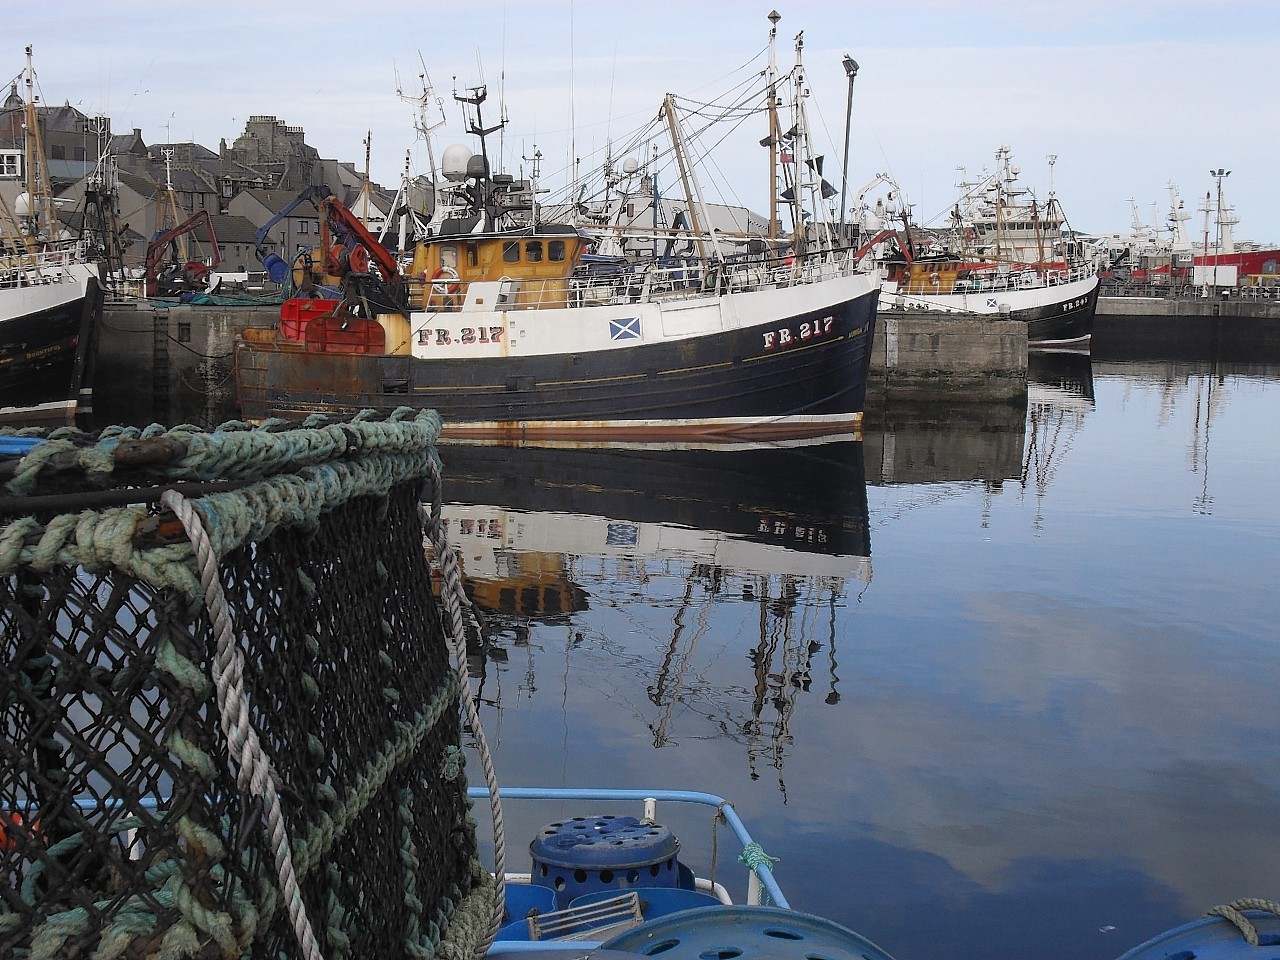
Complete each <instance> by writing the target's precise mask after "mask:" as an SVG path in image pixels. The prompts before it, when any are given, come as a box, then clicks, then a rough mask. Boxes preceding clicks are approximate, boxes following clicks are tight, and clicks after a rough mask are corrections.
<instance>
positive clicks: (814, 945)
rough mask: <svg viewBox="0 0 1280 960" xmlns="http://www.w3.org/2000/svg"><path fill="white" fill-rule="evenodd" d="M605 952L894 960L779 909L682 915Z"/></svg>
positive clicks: (837, 929) (697, 958) (689, 958)
mask: <svg viewBox="0 0 1280 960" xmlns="http://www.w3.org/2000/svg"><path fill="white" fill-rule="evenodd" d="M602 949H605V950H621V951H625V952H627V953H638V954H640V955H641V956H646V957H653V956H657V955H659V954H661V955H662V960H705V958H707V957H717V958H738V957H740V958H742V960H893V958H892V957H890V956H889V954H887V953H885V952H884V951H883V950H881V949H880V948H879V947H877V946H876V945H875V944H874V943H872V942H871V941H870V940H868V939H866V938H865V937H863V936H861V935H860V934H857V933H854V932H853V931H852V930H848V929H846V928H844V927H842V926H840V925H839V924H835V923H832V922H830V921H829V920H823V919H822V918H821V917H814V916H811V915H809V914H807V913H798V912H796V911H794V910H782V909H780V908H778V907H742V906H736V907H708V908H705V909H701V910H682V911H680V912H679V913H672V914H668V915H667V916H665V917H659V918H658V919H656V920H650V921H649V922H647V923H642V924H641V925H640V926H638V927H633V928H632V929H630V930H628V931H626V932H625V933H621V934H619V935H618V936H616V937H614V938H613V939H612V940H609V941H608V942H607V943H604V944H602Z"/></svg>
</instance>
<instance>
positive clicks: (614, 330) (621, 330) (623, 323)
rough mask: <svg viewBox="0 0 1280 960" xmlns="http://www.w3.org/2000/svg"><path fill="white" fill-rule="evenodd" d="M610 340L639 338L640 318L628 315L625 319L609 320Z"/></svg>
mask: <svg viewBox="0 0 1280 960" xmlns="http://www.w3.org/2000/svg"><path fill="white" fill-rule="evenodd" d="M609 339H610V340H639V339H640V318H639V317H627V318H625V319H623V320H610V321H609Z"/></svg>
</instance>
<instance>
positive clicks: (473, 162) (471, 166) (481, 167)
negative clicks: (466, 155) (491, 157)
mask: <svg viewBox="0 0 1280 960" xmlns="http://www.w3.org/2000/svg"><path fill="white" fill-rule="evenodd" d="M488 176H489V163H488V161H487V160H485V158H484V157H482V156H480V154H478V153H473V154H472V155H471V159H470V160H468V161H467V179H468V180H484V179H486V178H487V177H488Z"/></svg>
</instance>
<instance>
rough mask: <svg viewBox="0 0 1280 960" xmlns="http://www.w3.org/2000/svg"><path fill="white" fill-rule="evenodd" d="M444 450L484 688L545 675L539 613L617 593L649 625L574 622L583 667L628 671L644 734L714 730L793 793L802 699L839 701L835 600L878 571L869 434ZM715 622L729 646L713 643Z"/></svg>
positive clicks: (560, 616) (530, 687)
mask: <svg viewBox="0 0 1280 960" xmlns="http://www.w3.org/2000/svg"><path fill="white" fill-rule="evenodd" d="M441 454H442V459H443V460H444V464H445V477H446V487H445V495H446V500H447V501H450V502H448V503H447V504H446V505H445V507H444V511H443V513H444V519H445V521H446V524H447V527H446V531H447V534H448V536H449V539H450V542H451V543H452V544H453V545H454V546H455V547H456V548H457V550H458V553H459V556H460V559H461V564H462V568H463V576H464V582H465V586H466V589H467V591H468V594H469V595H470V596H471V598H472V601H473V603H474V605H475V606H476V607H477V608H478V609H479V610H480V611H481V613H482V615H483V619H484V620H485V623H486V625H487V635H486V636H485V637H484V638H483V639H482V640H479V641H478V642H476V643H475V644H474V645H473V650H472V653H473V659H472V667H473V670H474V671H475V672H476V674H477V676H478V677H479V687H478V691H477V695H478V696H480V697H481V699H482V700H484V701H485V702H486V703H488V704H490V705H491V706H495V707H501V706H502V698H503V692H504V689H505V690H507V692H508V695H509V696H510V695H514V696H516V697H526V696H528V697H532V695H533V694H534V693H536V692H537V689H538V685H539V682H540V681H539V678H538V672H537V666H536V664H537V660H538V659H539V658H540V657H542V656H545V655H547V651H546V647H545V642H543V643H540V639H539V638H540V637H545V636H546V635H547V631H546V630H542V631H539V630H538V629H537V628H538V627H548V626H555V625H557V624H570V625H571V624H574V623H575V619H574V617H575V615H576V614H580V613H582V612H584V611H587V610H588V609H592V608H597V609H616V610H617V611H619V612H624V613H625V615H626V616H628V617H635V618H637V619H639V618H643V619H644V621H645V622H644V624H643V629H642V632H643V633H644V634H646V637H645V640H644V642H634V641H633V640H631V639H628V638H625V637H624V636H620V635H619V634H615V633H610V634H607V635H601V636H595V637H585V638H584V637H583V636H582V635H581V633H578V632H577V628H576V627H573V628H572V637H571V639H570V640H569V646H570V647H571V649H572V653H573V657H574V662H575V669H579V670H582V671H584V672H587V673H590V672H593V671H595V669H596V668H597V667H599V668H600V669H601V670H604V671H607V670H609V669H616V670H623V671H626V672H627V673H628V674H629V675H631V676H634V677H636V678H637V682H639V683H641V684H642V687H643V698H644V703H643V704H639V703H637V702H636V701H635V700H633V702H632V706H633V707H634V708H635V709H636V712H637V713H639V714H640V715H641V717H642V718H643V721H644V723H645V726H646V728H647V730H648V734H649V737H650V740H651V743H652V746H653V747H654V748H655V749H661V748H664V747H667V746H669V745H671V744H673V743H674V742H675V741H676V740H677V739H678V738H679V737H680V736H681V735H682V734H683V735H693V736H706V735H708V732H707V731H708V730H710V731H713V733H712V734H710V735H715V736H720V737H726V738H729V739H732V740H735V741H737V742H739V743H741V744H742V745H743V747H744V748H745V751H746V756H747V763H748V766H749V768H750V770H751V776H752V778H753V779H754V778H755V777H757V776H758V775H759V773H758V770H759V768H760V767H762V766H768V767H771V768H773V769H774V770H775V771H777V772H778V781H779V787H780V789H781V790H783V792H784V794H785V789H786V787H785V781H784V780H783V778H782V776H781V770H782V767H783V763H784V759H785V756H786V752H787V749H788V747H789V745H790V744H791V742H792V735H791V731H790V724H791V719H792V716H793V714H794V712H795V709H796V704H797V701H798V699H799V698H801V697H804V696H806V695H810V694H812V695H815V696H818V697H820V698H821V699H822V701H823V702H824V703H825V704H829V705H834V704H836V703H838V702H839V700H840V690H839V679H840V678H839V674H838V672H837V671H838V646H839V644H838V638H837V628H836V624H837V621H838V619H839V618H838V617H837V615H836V610H837V608H842V607H844V606H846V605H847V604H848V602H849V600H850V595H851V594H852V595H853V597H854V600H855V602H856V598H857V597H858V596H860V594H861V592H862V591H863V590H864V589H865V588H866V585H867V584H868V583H869V582H870V580H871V541H870V534H869V531H868V523H867V494H866V478H865V469H864V463H863V456H862V445H861V444H860V443H858V442H854V441H843V442H829V443H817V444H813V443H810V444H793V445H731V446H721V447H715V448H676V447H671V446H667V447H654V446H648V447H646V446H626V447H580V446H565V447H559V448H551V447H531V446H525V447H497V446H486V445H448V446H446V447H443V448H442V450H441ZM637 610H641V611H645V612H641V613H636V612H635V611H637ZM633 631H634V623H633V624H632V631H628V632H633ZM726 637H732V641H733V642H732V645H731V647H729V648H726V647H725V646H724V643H725V638H726ZM709 638H710V639H709ZM709 642H710V643H713V644H714V645H715V647H716V648H717V650H718V651H720V652H719V653H717V654H716V656H715V658H714V659H715V660H717V661H718V660H719V658H720V653H723V654H727V655H728V656H729V657H730V658H732V662H734V663H736V666H733V667H732V668H730V669H727V670H726V669H724V663H723V662H713V663H708V662H707V657H706V653H707V651H706V650H705V649H704V648H705V647H706V646H707V644H708V643H709ZM513 659H515V660H516V661H517V663H518V666H517V667H514V668H513V667H512V665H511V664H512V660H513ZM604 661H607V662H608V664H612V665H613V666H612V668H610V667H609V666H607V665H603V664H604ZM513 683H514V691H512V690H511V687H512V684H513ZM627 695H628V696H632V697H634V696H635V694H634V692H628V694H627ZM690 712H693V713H696V714H697V715H698V716H697V718H696V720H693V721H692V723H691V722H690V719H691V718H690V717H689V716H688V715H689V714H690ZM695 727H696V729H695Z"/></svg>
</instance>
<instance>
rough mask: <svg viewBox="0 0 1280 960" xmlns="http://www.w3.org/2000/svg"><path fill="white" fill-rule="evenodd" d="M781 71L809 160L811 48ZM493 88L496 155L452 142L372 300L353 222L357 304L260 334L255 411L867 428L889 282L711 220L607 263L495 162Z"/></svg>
mask: <svg viewBox="0 0 1280 960" xmlns="http://www.w3.org/2000/svg"><path fill="white" fill-rule="evenodd" d="M775 34H776V28H775V30H774V31H773V32H771V35H770V49H771V51H772V44H773V40H774V35H775ZM770 62H771V64H772V62H773V56H772V53H771V57H770ZM772 71H773V68H772V66H771V68H770V76H769V83H768V85H767V86H768V90H769V96H768V98H767V104H766V107H767V111H768V113H769V116H770V118H771V119H770V129H771V130H772V131H780V130H781V129H782V126H783V125H782V123H781V121H780V120H779V119H778V116H777V111H778V102H779V99H780V98H781V96H782V94H783V92H784V90H785V91H786V92H787V93H788V94H789V102H790V111H791V113H790V117H789V118H788V119H789V120H790V121H791V124H790V129H791V131H792V132H791V133H789V134H787V149H788V151H789V153H788V156H789V158H794V159H796V160H799V159H802V158H804V157H806V156H807V157H810V158H811V157H812V147H811V146H810V141H809V127H808V119H807V115H806V113H805V100H806V98H807V96H808V84H807V81H806V79H805V78H806V74H805V70H804V67H803V64H802V63H801V60H800V45H799V44H797V49H796V62H795V65H794V66H793V67H792V68H791V70H790V71H788V72H787V73H786V74H785V76H784V77H782V78H776V77H774V76H773V73H772ZM485 96H486V91H485V89H484V88H483V87H478V88H474V89H472V90H470V91H468V93H467V95H466V96H464V97H459V99H462V100H464V102H466V103H467V104H469V105H470V106H471V107H473V108H474V110H475V118H476V119H475V122H474V123H473V124H472V128H471V129H472V132H473V133H475V134H477V136H478V137H479V152H478V153H476V154H472V153H471V151H470V150H468V149H467V148H465V147H463V146H461V145H454V146H453V147H450V148H449V149H448V150H446V151H444V154H443V156H442V164H441V166H442V173H443V176H444V178H445V181H446V183H445V185H444V186H443V187H441V190H440V196H439V197H438V198H437V215H436V217H435V219H434V221H433V223H432V225H431V228H430V229H431V232H430V234H429V235H427V236H425V237H423V238H420V239H419V240H418V242H417V243H416V245H415V247H414V251H413V257H412V265H411V266H410V267H408V268H407V269H405V270H404V273H403V276H400V275H398V274H397V275H393V276H386V275H385V274H384V275H383V276H381V277H379V278H376V279H377V280H378V281H379V283H378V286H379V295H378V296H373V295H367V291H368V290H369V284H368V283H367V279H368V277H369V274H368V272H367V271H368V269H369V267H368V262H369V260H370V258H369V256H368V252H369V251H370V250H371V249H372V247H371V246H370V244H371V243H376V241H372V239H371V238H368V237H364V236H361V235H360V231H358V230H353V229H351V228H350V225H349V224H346V225H344V224H335V225H334V231H333V235H334V237H336V238H337V242H336V243H335V244H334V245H332V246H331V247H330V249H329V250H326V251H323V252H322V253H318V254H317V256H318V257H320V258H324V259H325V260H326V262H327V263H328V264H329V265H330V268H326V269H327V272H328V273H329V274H331V275H333V276H335V277H336V278H337V279H338V280H339V282H340V283H342V284H343V285H344V297H343V299H342V300H341V301H339V302H338V303H337V304H336V305H334V304H329V305H324V306H322V308H321V309H320V310H312V311H310V313H309V315H308V317H307V319H306V323H305V326H303V327H302V328H301V329H299V327H298V326H297V325H296V324H295V325H294V326H293V332H294V333H295V334H296V335H297V339H289V338H288V337H286V336H281V335H280V334H279V333H278V332H277V331H262V330H250V331H247V332H246V333H245V335H244V337H243V338H242V340H241V342H240V344H239V346H238V348H237V373H238V381H237V385H238V397H239V400H240V404H241V409H242V411H243V413H244V415H245V416H246V417H249V418H262V417H267V416H298V415H304V414H308V413H312V412H317V411H322V412H333V413H341V412H355V411H357V410H360V409H362V408H366V407H373V408H387V407H396V406H400V405H408V406H411V407H415V408H432V409H436V410H438V411H439V412H440V413H441V415H442V416H443V418H444V422H445V435H446V436H447V437H479V438H495V437H497V438H535V437H540V438H554V437H584V436H597V437H601V436H604V437H609V438H611V439H624V438H633V439H634V438H655V437H674V436H683V437H691V436H696V437H715V436H738V437H752V438H757V439H759V438H769V437H801V436H822V435H828V434H831V433H835V432H841V431H845V430H849V429H856V428H857V427H858V426H859V424H860V423H861V418H862V411H863V403H864V399H865V394H866V387H867V372H868V367H869V363H870V356H871V343H872V337H873V333H874V329H875V309H876V298H877V295H878V288H879V284H878V281H877V280H876V278H874V277H872V276H870V275H868V274H867V273H865V272H863V271H860V270H859V269H858V264H857V262H856V261H855V260H853V259H852V258H851V257H849V256H848V251H841V250H839V249H837V248H836V246H835V245H834V244H833V243H831V242H830V236H829V234H828V235H827V240H826V241H823V242H815V243H810V244H805V245H802V246H797V247H795V248H794V249H792V250H790V251H786V252H780V251H777V250H774V251H768V252H755V253H752V254H750V255H742V256H735V255H731V254H729V253H728V252H726V251H725V250H724V249H723V248H722V247H721V246H720V244H719V243H718V242H717V240H716V237H715V236H714V234H712V235H709V236H708V235H704V234H703V232H702V231H701V230H700V229H698V228H697V227H696V225H695V227H694V229H693V231H692V233H691V239H692V240H693V242H695V243H696V245H697V247H698V250H699V255H698V256H697V257H696V258H694V259H693V260H691V261H682V262H681V263H679V264H677V265H670V266H669V265H665V264H662V263H660V262H657V261H650V262H647V263H637V264H631V265H628V266H626V268H625V269H598V268H597V267H598V265H596V264H593V263H592V260H591V258H590V257H588V256H587V253H588V246H589V243H590V238H589V237H588V236H586V235H585V234H584V233H582V232H581V231H580V230H579V229H578V228H577V227H576V226H574V225H573V224H571V223H551V222H544V221H543V220H542V219H541V218H540V215H539V211H538V207H537V204H536V203H535V200H536V194H537V188H536V183H534V184H531V183H530V182H528V181H516V180H514V179H513V178H512V177H511V176H509V175H506V174H498V173H493V172H492V171H491V170H490V166H489V159H488V150H487V147H486V143H485V137H484V134H485V133H487V132H491V131H488V130H486V128H485V127H484V124H483V122H482V120H481V117H480V109H481V105H482V104H483V102H484V100H485ZM664 113H665V116H666V117H667V119H668V123H669V126H670V129H671V132H672V149H673V150H675V151H677V152H678V153H679V154H680V155H681V157H682V158H683V159H682V169H684V170H685V171H686V182H685V189H686V191H688V193H689V194H690V195H693V194H695V193H696V192H697V190H698V188H697V186H696V183H695V181H694V176H695V173H694V166H695V165H694V164H693V163H692V158H691V155H690V154H689V151H688V146H687V144H686V143H685V141H684V137H683V134H682V133H681V131H680V127H679V123H678V120H677V117H676V115H675V112H674V109H673V107H672V105H671V98H670V97H669V98H668V99H667V102H666V104H665V105H664ZM788 162H789V164H790V160H789V161H788ZM790 165H791V166H792V167H793V168H794V169H793V170H792V172H791V173H790V174H789V175H790V176H793V177H799V178H800V179H799V180H798V181H797V182H796V183H795V187H796V193H797V195H802V194H806V193H812V192H813V191H814V190H816V184H817V181H818V180H819V179H820V177H819V176H818V174H817V173H816V172H814V171H813V170H812V169H811V168H810V167H806V166H805V165H804V164H801V163H794V164H790ZM798 171H808V172H807V173H804V172H798ZM535 180H536V175H535ZM809 180H813V183H810V182H809ZM812 215H813V216H816V217H819V218H820V217H822V216H823V214H822V213H821V211H820V210H819V211H816V212H813V213H812ZM344 252H345V254H346V259H345V260H343V253H344ZM374 260H375V263H377V262H380V258H378V257H375V258H374ZM362 265H363V268H364V269H363V270H362V269H361V266H362ZM401 291H403V295H402V296H401V295H400V292H401ZM383 294H386V296H383ZM290 303H291V302H287V303H286V305H285V313H286V316H285V319H286V320H288V321H289V322H293V321H295V320H296V319H297V314H298V310H297V309H296V307H291V306H290ZM291 310H292V314H293V315H292V316H289V311H291ZM321 310H322V311H323V312H321Z"/></svg>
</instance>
